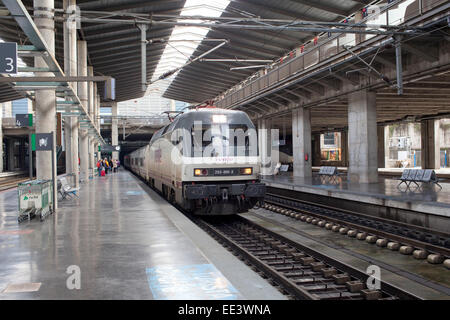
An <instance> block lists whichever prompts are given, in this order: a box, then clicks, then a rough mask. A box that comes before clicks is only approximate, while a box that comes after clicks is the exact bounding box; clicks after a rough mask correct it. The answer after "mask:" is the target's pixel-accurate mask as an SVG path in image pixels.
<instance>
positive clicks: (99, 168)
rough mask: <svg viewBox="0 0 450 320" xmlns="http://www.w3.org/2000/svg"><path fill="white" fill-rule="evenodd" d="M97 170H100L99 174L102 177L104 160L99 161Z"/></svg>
mask: <svg viewBox="0 0 450 320" xmlns="http://www.w3.org/2000/svg"><path fill="white" fill-rule="evenodd" d="M97 170H98V176H99V177H101V175H102V160H98V161H97Z"/></svg>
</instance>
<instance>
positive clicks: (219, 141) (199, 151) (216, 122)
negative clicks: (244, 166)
mask: <svg viewBox="0 0 450 320" xmlns="http://www.w3.org/2000/svg"><path fill="white" fill-rule="evenodd" d="M210 119H211V121H208V122H205V121H194V124H193V126H192V127H191V135H192V144H191V146H192V152H191V156H193V157H237V156H246V157H248V156H257V144H258V142H257V137H256V131H255V127H254V126H253V124H252V123H251V121H250V120H249V119H248V117H247V116H246V115H243V114H226V115H222V114H212V115H211V118H210Z"/></svg>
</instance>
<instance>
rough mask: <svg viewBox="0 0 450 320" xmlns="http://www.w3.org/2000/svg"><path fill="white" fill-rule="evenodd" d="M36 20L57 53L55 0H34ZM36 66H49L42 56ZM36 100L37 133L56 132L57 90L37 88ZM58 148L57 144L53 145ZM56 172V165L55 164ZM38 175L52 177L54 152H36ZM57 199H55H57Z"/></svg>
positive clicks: (46, 74)
mask: <svg viewBox="0 0 450 320" xmlns="http://www.w3.org/2000/svg"><path fill="white" fill-rule="evenodd" d="M34 8H35V9H34V16H35V18H34V22H35V24H36V26H37V28H38V30H39V32H40V33H41V35H42V37H43V39H44V41H45V42H46V43H47V46H48V49H49V51H50V53H51V54H52V55H54V54H55V22H54V1H53V0H34ZM34 59H35V60H34V66H35V67H37V68H39V67H41V68H44V67H47V64H46V63H45V61H44V60H43V59H42V58H41V57H35V58H34ZM40 75H41V76H49V77H51V76H53V73H50V72H45V73H41V74H40ZM35 101H36V133H49V132H54V134H56V95H55V90H37V91H36V95H35ZM53 148H55V149H56V144H54V145H53ZM54 155H55V157H54V159H53V161H54V163H55V164H56V150H55V152H54ZM55 174H56V165H55ZM36 176H37V179H44V180H48V179H51V178H52V152H50V151H39V152H36ZM54 188H56V185H54ZM56 200H57V199H55V201H56Z"/></svg>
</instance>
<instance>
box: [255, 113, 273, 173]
mask: <svg viewBox="0 0 450 320" xmlns="http://www.w3.org/2000/svg"><path fill="white" fill-rule="evenodd" d="M270 133H271V132H270V125H269V123H268V120H267V119H259V120H258V152H259V156H260V159H261V174H262V175H272V174H273V171H272V170H271V169H272V163H271V159H270V157H271V151H272V149H271V147H272V144H271V141H272V138H271V136H270Z"/></svg>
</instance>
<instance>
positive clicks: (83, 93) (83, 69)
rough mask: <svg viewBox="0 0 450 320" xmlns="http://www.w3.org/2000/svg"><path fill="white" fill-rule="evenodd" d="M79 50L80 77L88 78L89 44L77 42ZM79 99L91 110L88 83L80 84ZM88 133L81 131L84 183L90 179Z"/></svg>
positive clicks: (80, 144)
mask: <svg viewBox="0 0 450 320" xmlns="http://www.w3.org/2000/svg"><path fill="white" fill-rule="evenodd" d="M77 49H78V75H79V76H87V44H86V41H80V40H79V41H77ZM78 97H79V98H80V100H81V103H82V104H83V106H84V108H85V110H86V111H88V108H89V101H88V99H89V93H88V85H87V82H78ZM88 140H89V139H88V131H87V130H86V129H80V130H79V155H80V178H81V179H82V180H84V181H87V180H88V179H89V141H88Z"/></svg>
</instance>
